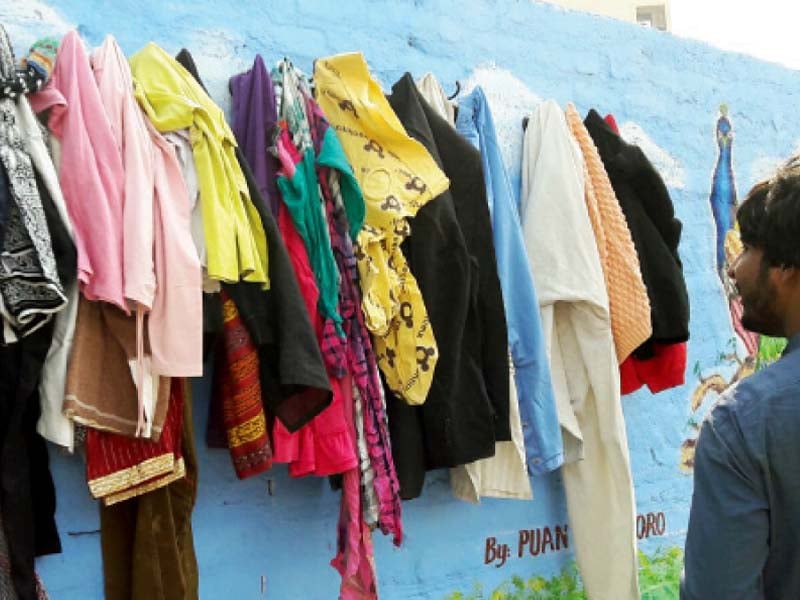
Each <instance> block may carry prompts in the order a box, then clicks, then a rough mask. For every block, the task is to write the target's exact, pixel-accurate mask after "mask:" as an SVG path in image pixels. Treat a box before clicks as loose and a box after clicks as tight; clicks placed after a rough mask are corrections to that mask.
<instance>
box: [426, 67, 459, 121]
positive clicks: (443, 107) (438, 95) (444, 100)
mask: <svg viewBox="0 0 800 600" xmlns="http://www.w3.org/2000/svg"><path fill="white" fill-rule="evenodd" d="M416 85H417V89H418V90H419V93H420V94H421V95H422V97H423V98H425V101H426V102H427V103H428V104H429V105H430V107H431V108H432V109H433V110H434V111H435V112H436V114H437V115H439V116H440V117H442V118H443V119H444V120H445V121H447V122H448V123H450V125H452V126H453V127H455V126H456V105H455V103H454V102H452V101H451V100H450V99H449V98H448V97H447V94H445V93H444V88H442V84H441V83H439V80H438V79H436V75H434V74H433V73H425V75H423V76H422V77H421V78H420V79H417V81H416ZM459 109H460V105H459Z"/></svg>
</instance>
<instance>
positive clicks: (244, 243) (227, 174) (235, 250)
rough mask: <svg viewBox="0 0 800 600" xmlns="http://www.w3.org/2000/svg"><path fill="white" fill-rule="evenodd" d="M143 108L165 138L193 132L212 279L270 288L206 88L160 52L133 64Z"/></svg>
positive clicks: (252, 213) (224, 130) (256, 220)
mask: <svg viewBox="0 0 800 600" xmlns="http://www.w3.org/2000/svg"><path fill="white" fill-rule="evenodd" d="M130 65H131V72H132V74H133V77H134V80H135V88H136V89H135V93H136V98H137V100H138V101H139V104H140V105H141V107H142V108H143V109H144V111H145V113H146V114H147V116H148V117H149V118H150V120H151V121H152V122H153V124H154V125H155V127H156V128H157V129H158V130H159V131H161V132H167V131H175V130H179V129H185V128H189V134H190V138H191V142H192V150H193V154H194V162H195V166H196V168H197V177H198V185H199V188H200V205H201V210H202V215H203V229H204V232H205V238H206V249H207V250H206V251H207V261H208V264H207V269H208V276H209V277H210V278H212V279H217V280H220V281H226V282H236V281H239V279H240V278H241V279H244V280H245V281H252V282H260V283H264V284H265V285H266V284H268V282H269V279H268V275H267V274H268V268H267V240H266V236H265V234H264V227H263V225H262V223H261V218H260V217H259V215H258V212H257V211H256V208H255V206H253V202H252V201H251V199H250V195H249V193H248V191H247V182H246V181H245V178H244V174H243V173H242V170H241V168H240V167H239V163H238V161H237V160H236V151H235V148H236V139H235V138H234V136H233V132H232V131H231V130H230V127H228V124H227V123H226V122H225V115H224V114H223V112H222V109H220V108H219V107H218V106H217V105H216V104H215V103H214V101H213V100H212V99H211V98H210V97H209V96H208V94H206V92H205V90H204V89H203V88H202V86H201V85H200V84H199V83H198V82H197V81H196V80H195V79H194V77H192V75H191V73H189V72H188V71H187V70H186V69H185V68H183V66H181V65H180V64H179V63H178V62H177V61H176V60H175V59H173V58H172V57H171V56H170V55H169V54H167V52H165V51H164V50H163V49H162V48H160V47H159V46H157V45H156V44H153V43H152V42H151V43H149V44H147V45H146V46H145V47H144V48H142V49H141V50H140V51H139V52H137V53H136V54H134V55H133V56H132V57H131V58H130Z"/></svg>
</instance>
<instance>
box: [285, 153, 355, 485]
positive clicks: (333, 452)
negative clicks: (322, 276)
mask: <svg viewBox="0 0 800 600" xmlns="http://www.w3.org/2000/svg"><path fill="white" fill-rule="evenodd" d="M281 162H282V163H283V161H281ZM278 227H279V229H280V231H281V235H282V236H283V239H284V243H285V244H286V250H287V251H288V253H289V258H290V260H291V262H292V268H293V269H294V272H295V276H296V277H297V282H298V285H299V286H300V292H301V294H302V295H303V301H304V302H305V304H306V309H307V310H308V311H309V315H310V317H311V320H312V324H313V325H314V330H315V331H316V333H317V339H318V340H321V339H322V336H323V325H322V318H321V317H320V315H319V311H318V310H317V300H318V298H319V291H318V289H317V286H316V281H315V279H314V274H313V271H312V270H311V266H310V264H309V261H308V253H307V252H306V248H305V245H304V243H303V240H302V238H301V237H300V234H299V233H298V232H297V229H296V228H295V226H294V223H293V222H292V219H291V216H290V215H289V214H288V211H287V210H281V211H280V212H279V214H278ZM329 379H330V383H331V388H332V390H333V400H332V401H331V404H330V406H328V408H326V409H325V410H324V411H322V412H321V413H320V414H319V415H317V416H316V417H315V418H314V420H313V421H311V422H310V423H309V424H308V425H306V426H305V427H302V428H301V429H300V430H299V431H297V432H295V433H290V432H289V431H288V430H287V429H286V428H285V427H284V426H283V424H282V423H281V422H280V420H279V419H275V423H274V425H273V428H272V438H273V444H274V446H275V447H274V457H273V458H274V461H275V462H279V463H289V474H290V475H291V476H292V477H303V476H306V475H317V476H327V475H333V474H336V473H343V472H345V471H347V470H349V469H353V468H355V467H357V466H358V457H357V455H356V449H355V443H354V438H353V435H352V434H351V433H350V432H349V430H348V427H347V422H346V416H345V414H344V412H343V405H344V401H345V396H346V395H347V396H350V398H351V404H352V390H351V389H350V388H349V385H348V386H344V385H343V384H342V381H341V380H339V379H337V378H335V377H333V376H329Z"/></svg>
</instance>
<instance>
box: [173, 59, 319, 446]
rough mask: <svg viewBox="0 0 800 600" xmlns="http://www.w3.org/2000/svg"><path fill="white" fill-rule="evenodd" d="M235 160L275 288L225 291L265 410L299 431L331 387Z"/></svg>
mask: <svg viewBox="0 0 800 600" xmlns="http://www.w3.org/2000/svg"><path fill="white" fill-rule="evenodd" d="M176 60H177V62H178V63H179V64H180V65H181V67H183V68H184V69H185V70H186V73H187V74H189V75H190V76H191V77H192V78H193V79H194V81H195V82H196V83H197V84H198V85H199V86H200V87H201V88H203V83H202V81H201V79H200V75H199V73H198V72H197V67H196V65H195V63H194V59H193V58H192V55H191V54H190V53H189V51H188V50H185V49H184V50H181V51H180V53H179V54H178V56H177V57H176ZM235 159H236V161H237V164H238V166H239V168H240V169H241V171H242V174H243V175H244V180H245V184H246V185H247V188H248V191H249V194H250V197H251V198H252V199H253V206H254V207H255V209H256V211H257V214H258V217H259V219H260V221H261V223H262V224H263V229H264V231H265V233H266V240H267V244H268V247H269V248H268V251H269V256H270V261H269V280H270V288H269V289H268V290H265V289H263V286H261V285H258V284H255V283H248V282H246V281H241V282H239V283H236V284H227V285H225V289H226V291H227V292H228V294H229V295H230V297H231V298H232V299H233V302H234V304H235V305H236V309H237V310H238V311H239V315H240V316H241V317H242V321H243V322H244V324H245V327H247V329H248V331H249V332H250V336H251V337H252V338H253V343H254V344H255V345H256V346H257V347H258V359H259V378H260V380H261V393H262V398H263V400H264V405H265V407H266V408H267V410H268V411H269V412H270V414H272V415H275V416H276V417H277V418H279V419H280V420H281V421H282V422H283V424H284V425H285V426H286V428H287V429H288V430H289V431H297V430H298V429H300V428H301V427H302V426H303V425H305V424H306V423H308V422H309V421H311V420H312V419H313V418H314V417H315V416H317V415H318V414H319V413H320V412H322V411H323V410H324V409H325V407H327V406H328V405H329V404H330V402H331V387H330V383H329V382H328V376H327V373H326V372H325V365H324V364H323V362H322V356H321V355H320V352H319V347H318V346H317V343H316V337H315V335H314V330H313V328H312V327H311V323H310V322H309V319H308V313H307V312H306V310H305V307H304V306H303V301H302V297H301V296H300V290H299V289H298V287H297V281H296V280H295V278H294V274H293V273H292V266H291V263H290V262H289V257H288V255H287V253H286V247H285V246H284V245H283V241H282V240H281V235H280V231H279V230H278V225H277V223H276V222H275V218H274V217H273V216H272V213H271V212H270V211H269V208H268V207H267V205H266V203H265V202H264V200H263V199H262V198H261V195H260V194H259V191H258V185H257V184H256V182H255V179H254V178H253V174H252V172H251V171H250V167H249V165H248V164H247V160H246V159H245V157H244V155H242V153H241V149H240V148H239V147H238V146H237V147H236V148H235Z"/></svg>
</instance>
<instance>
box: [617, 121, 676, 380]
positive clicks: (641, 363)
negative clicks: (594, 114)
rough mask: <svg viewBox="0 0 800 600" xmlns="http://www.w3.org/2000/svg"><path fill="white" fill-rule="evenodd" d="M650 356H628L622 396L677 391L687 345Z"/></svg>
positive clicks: (655, 346) (658, 347)
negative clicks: (644, 389) (645, 389)
mask: <svg viewBox="0 0 800 600" xmlns="http://www.w3.org/2000/svg"><path fill="white" fill-rule="evenodd" d="M603 120H604V121H605V122H606V123H608V125H609V127H610V128H611V130H612V131H613V132H614V133H616V134H617V135H619V128H618V127H617V122H616V120H615V119H614V116H613V115H606V116H605V118H604V119H603ZM651 349H652V356H650V357H647V358H638V357H637V356H636V355H635V354H634V355H631V356H629V357H628V358H627V359H626V360H625V362H623V363H622V364H621V365H620V380H621V385H622V393H623V395H624V394H631V393H633V392H635V391H636V390H638V389H639V388H641V387H642V386H643V385H647V387H648V389H649V390H650V392H651V393H653V394H657V393H658V392H661V391H664V390H666V389H669V388H673V387H678V386H681V385H683V384H684V382H685V380H686V362H687V354H688V350H687V343H686V342H678V343H675V344H660V343H658V342H653V343H652V348H651Z"/></svg>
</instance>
